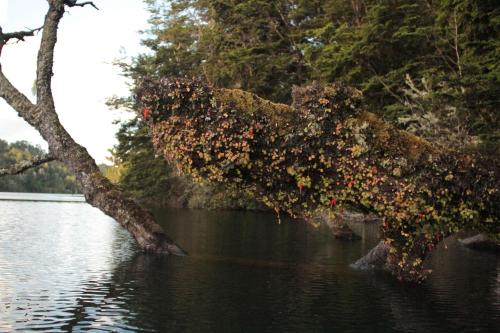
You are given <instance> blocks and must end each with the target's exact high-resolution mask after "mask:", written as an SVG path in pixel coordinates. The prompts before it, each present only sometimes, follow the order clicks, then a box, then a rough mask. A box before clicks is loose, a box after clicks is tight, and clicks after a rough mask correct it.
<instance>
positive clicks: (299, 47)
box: [117, 0, 500, 186]
mask: <svg viewBox="0 0 500 333" xmlns="http://www.w3.org/2000/svg"><path fill="white" fill-rule="evenodd" d="M145 2H146V4H147V6H148V9H149V11H150V13H151V17H150V29H149V31H148V32H147V33H146V35H145V39H144V45H146V46H147V47H148V48H149V49H150V52H147V53H145V54H143V55H140V56H139V57H138V58H136V59H135V61H134V62H133V63H132V64H128V65H125V66H124V68H125V70H126V73H127V74H128V75H129V76H130V77H132V78H133V79H134V80H135V82H136V83H137V82H139V81H140V80H141V78H143V77H145V76H147V77H156V78H161V77H188V78H192V77H201V78H203V80H205V81H206V82H208V83H209V84H211V85H212V86H213V87H215V88H241V89H243V90H246V91H249V92H253V93H257V94H258V95H259V96H261V97H264V98H267V99H269V100H271V101H275V102H291V95H290V91H291V87H292V86H293V85H294V84H297V85H300V84H303V83H307V82H312V81H313V80H317V81H320V82H322V83H326V84H327V83H335V82H339V83H343V84H347V85H349V86H352V87H355V88H357V89H359V90H360V91H362V93H363V99H362V103H363V104H364V105H365V107H366V109H367V110H369V111H371V112H373V113H375V114H377V115H378V116H381V117H382V118H384V119H388V120H390V121H393V123H394V124H395V125H396V126H398V127H399V128H402V129H407V130H409V131H411V132H413V133H416V134H418V135H420V136H422V137H424V138H427V139H429V140H430V141H432V142H433V143H434V144H436V145H437V146H440V147H442V148H444V149H449V148H451V149H453V150H465V149H467V150H469V149H473V150H478V149H486V151H487V153H488V154H491V153H493V154H497V153H498V147H499V146H500V145H499V141H498V140H499V138H500V135H499V128H500V126H499V114H500V113H499V112H498V108H499V99H498V96H499V95H500V91H499V89H500V82H499V78H500V67H499V61H498V59H499V52H500V43H499V41H500V36H499V27H500V24H499V21H500V9H499V7H498V5H497V4H496V1H494V0H485V1H475V0H446V1H429V0H417V1H414V0H391V1H378V0H328V1H325V0H310V1H305V0H276V1H261V0H146V1H145ZM123 126H124V129H123V131H127V132H128V139H130V138H132V137H133V136H134V135H137V136H138V137H142V135H143V134H144V132H142V131H143V130H140V128H142V127H141V126H140V125H138V126H135V125H134V126H131V125H130V123H128V124H124V125H123ZM127 127H128V130H127V129H126V128H127ZM123 131H122V132H123ZM122 139H123V140H125V138H124V137H122ZM122 139H120V142H121V143H120V145H122V144H126V141H122ZM128 139H127V140H128ZM140 147H141V146H137V148H135V147H134V146H131V147H129V148H130V149H129V150H127V151H128V153H127V156H124V155H123V156H122V155H120V154H121V153H120V152H122V150H120V149H118V150H117V154H118V155H117V157H119V158H120V157H121V158H122V161H124V163H125V164H127V165H128V167H129V168H130V173H129V174H128V176H127V177H124V178H123V179H122V184H126V183H127V182H129V180H130V179H134V177H135V179H144V178H143V177H140V171H139V170H144V169H143V168H138V167H137V168H135V167H134V165H135V163H138V162H139V161H141V163H143V162H144V159H147V158H149V159H151V161H150V164H153V156H154V155H153V154H146V155H148V156H149V157H146V156H145V155H141V151H142V148H140ZM136 153H137V157H138V156H142V157H141V158H135V160H134V161H132V156H133V155H134V154H136ZM119 158H118V160H119ZM129 158H130V160H129V161H128V162H125V160H126V159H129ZM148 163H149V162H148ZM155 163H157V162H155ZM155 165H156V164H155ZM156 167H157V169H156ZM156 167H155V168H154V170H156V171H154V172H151V174H152V175H155V176H154V177H156V178H158V174H159V173H162V172H163V173H164V177H167V176H168V171H165V170H168V168H166V169H165V168H163V166H159V165H156ZM162 170H163V171H162ZM134 175H135V176H134ZM144 177H147V175H145V176H144ZM151 177H153V176H151ZM161 179H163V178H161ZM151 180H152V179H151ZM144 181H145V182H146V183H151V181H148V180H146V179H144ZM134 186H139V184H138V183H137V184H136V185H134Z"/></svg>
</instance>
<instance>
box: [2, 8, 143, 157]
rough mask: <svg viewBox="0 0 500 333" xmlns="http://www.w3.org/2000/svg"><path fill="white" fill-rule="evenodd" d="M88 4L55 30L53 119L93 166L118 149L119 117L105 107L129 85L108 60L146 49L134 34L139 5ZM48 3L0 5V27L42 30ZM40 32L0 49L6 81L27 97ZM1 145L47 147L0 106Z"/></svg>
mask: <svg viewBox="0 0 500 333" xmlns="http://www.w3.org/2000/svg"><path fill="white" fill-rule="evenodd" d="M94 3H95V4H96V6H97V7H99V9H100V10H99V11H97V10H95V9H94V8H93V7H91V6H85V7H83V8H81V7H76V8H69V9H68V12H67V13H66V14H65V16H64V17H63V19H62V21H61V24H60V26H59V34H58V42H57V45H56V50H55V59H54V77H53V82H52V91H53V93H54V99H55V103H56V111H57V113H58V115H59V119H60V121H61V123H62V124H63V126H64V127H65V128H66V130H67V131H68V132H69V133H70V135H71V136H72V137H73V138H74V139H75V140H76V142H78V143H80V144H81V145H83V146H84V147H86V148H87V150H88V151H89V153H90V155H92V157H94V159H96V161H97V162H98V163H103V162H106V157H107V156H109V152H108V149H110V148H112V146H113V145H114V144H116V143H117V141H116V139H115V133H116V131H117V129H118V125H114V124H113V121H114V120H117V119H126V118H129V117H130V115H129V114H127V113H126V112H124V111H111V110H109V108H108V107H107V106H106V105H105V102H106V99H107V98H108V97H111V96H113V95H118V96H127V94H128V85H127V80H126V78H124V77H123V76H121V75H120V70H119V69H118V68H117V67H116V66H113V64H112V62H113V60H115V59H117V58H122V57H124V56H125V57H132V56H135V55H137V54H138V53H140V52H141V51H144V49H143V48H142V47H141V45H140V39H141V34H140V33H139V31H140V30H145V29H146V28H147V19H148V14H147V11H146V10H145V5H144V4H143V2H142V0H94ZM47 8H48V5H47V1H46V0H0V25H1V26H2V29H3V31H4V32H11V31H18V30H25V29H26V28H29V29H32V28H37V27H40V26H42V24H43V19H44V16H45V12H46V10H47ZM39 43H40V34H39V35H37V36H35V37H29V38H27V39H26V41H25V42H22V43H13V44H9V45H7V46H5V47H4V48H3V51H2V56H1V58H0V62H1V64H2V69H3V71H4V73H5V75H6V76H7V77H8V78H9V79H10V80H11V82H12V83H13V84H14V85H15V86H16V87H18V89H20V90H21V91H22V92H23V93H24V94H26V95H27V96H28V97H29V98H30V99H32V100H34V97H33V95H32V88H33V83H34V81H35V73H36V55H37V51H38V46H39ZM0 139H3V140H6V141H9V142H13V141H18V140H26V141H29V142H31V143H33V144H36V145H40V146H41V147H43V148H44V149H47V144H46V143H45V141H44V140H43V139H42V138H41V137H40V135H39V134H38V132H37V131H36V130H35V129H33V128H32V127H30V126H29V125H28V124H26V123H25V122H24V121H23V120H22V119H21V118H19V117H18V116H17V113H16V112H15V111H14V110H13V109H11V108H10V107H9V106H8V105H7V104H6V103H5V102H4V101H3V100H1V101H0Z"/></svg>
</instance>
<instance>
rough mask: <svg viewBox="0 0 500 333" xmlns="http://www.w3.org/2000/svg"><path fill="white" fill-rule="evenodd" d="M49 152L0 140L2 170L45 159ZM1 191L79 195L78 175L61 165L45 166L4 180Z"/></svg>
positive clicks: (51, 164)
mask: <svg viewBox="0 0 500 333" xmlns="http://www.w3.org/2000/svg"><path fill="white" fill-rule="evenodd" d="M43 154H45V151H44V150H43V149H41V148H40V147H38V146H33V145H31V144H29V143H28V142H25V141H18V142H14V143H10V144H9V143H8V142H6V141H3V140H1V139H0V169H2V168H8V167H9V166H12V165H14V164H16V163H18V162H21V161H26V160H30V159H31V158H32V157H34V156H41V155H43ZM0 192H44V193H78V192H79V189H78V186H77V183H76V179H75V176H74V175H73V174H71V173H70V172H69V171H68V169H67V168H66V167H65V166H64V165H63V164H62V163H60V162H51V163H45V164H43V165H41V166H40V167H38V168H35V169H30V170H27V171H25V172H23V173H21V174H19V175H16V176H4V177H0Z"/></svg>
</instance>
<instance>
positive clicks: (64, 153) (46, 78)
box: [0, 0, 186, 255]
mask: <svg viewBox="0 0 500 333" xmlns="http://www.w3.org/2000/svg"><path fill="white" fill-rule="evenodd" d="M48 2H49V9H48V12H47V14H46V17H45V22H44V26H43V34H42V40H41V44H40V49H39V52H38V60H37V78H36V91H37V102H36V104H33V103H31V102H30V101H29V99H28V98H27V97H26V96H24V95H23V94H22V93H21V92H20V91H19V90H17V89H16V88H15V87H14V86H13V85H12V84H11V83H10V81H9V80H8V79H7V78H6V77H5V75H4V74H3V73H2V72H1V70H0V97H2V98H3V99H5V101H7V103H8V104H9V105H10V106H12V108H14V110H16V111H17V112H18V114H19V115H20V116H21V117H22V118H23V119H24V120H25V121H27V122H28V123H29V124H30V125H31V126H33V127H34V128H35V129H37V130H38V132H39V133H40V134H41V136H42V137H43V138H44V139H45V140H46V141H47V143H48V145H49V150H50V154H51V155H52V156H53V157H54V158H55V159H57V160H59V161H61V162H63V163H65V164H66V165H67V166H68V168H69V169H70V170H71V171H72V172H73V173H74V174H75V176H76V179H77V181H78V182H79V184H80V186H81V189H82V191H83V194H84V196H85V198H86V200H87V202H88V203H89V204H91V205H92V206H94V207H97V208H99V209H100V210H101V211H103V212H104V213H105V214H107V215H109V216H111V217H113V218H114V219H115V220H116V221H117V222H118V223H120V224H121V225H122V226H123V227H124V228H126V229H127V230H128V231H129V232H130V233H131V235H132V236H133V237H134V239H135V240H136V241H137V243H138V245H139V247H140V248H141V249H142V250H144V251H148V252H157V253H165V254H176V255H186V252H185V251H184V250H183V249H182V248H180V247H179V246H178V245H177V244H175V242H174V241H173V240H172V239H170V238H169V237H168V236H167V235H166V234H165V233H164V232H163V230H162V228H161V227H160V226H159V225H158V224H157V223H156V222H155V220H154V217H153V215H152V214H151V213H150V212H149V211H147V210H145V209H143V208H142V207H140V206H139V205H138V204H137V203H136V202H135V201H133V200H131V199H129V198H127V197H126V196H125V195H124V193H122V192H121V191H120V190H119V189H118V188H116V187H115V186H114V185H113V184H111V183H110V182H109V181H108V180H107V179H106V178H105V177H104V176H103V175H102V174H101V172H100V170H99V168H98V167H97V165H96V163H95V161H94V160H93V159H92V157H91V156H90V155H89V153H88V152H87V150H86V149H85V148H84V147H82V146H80V145H79V144H77V143H76V142H75V141H74V140H73V138H72V137H71V136H70V135H69V133H68V132H67V131H66V130H65V129H64V127H63V126H62V125H61V123H60V122H59V119H58V116H57V113H56V109H55V104H54V99H53V95H52V90H51V80H52V75H53V72H52V69H53V59H54V48H55V45H56V42H57V29H58V25H59V21H60V20H61V18H62V17H63V15H64V9H65V8H64V1H63V0H48ZM0 33H1V30H0ZM11 35H12V36H17V35H16V34H11ZM2 36H7V37H9V36H10V35H8V34H2ZM7 40H8V38H4V37H2V38H0V41H2V42H3V44H2V46H3V45H4V44H5V42H6V41H7ZM0 50H1V48H0Z"/></svg>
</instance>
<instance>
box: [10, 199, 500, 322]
mask: <svg viewBox="0 0 500 333" xmlns="http://www.w3.org/2000/svg"><path fill="white" fill-rule="evenodd" d="M0 196H1V195H0ZM57 201H60V200H57ZM156 213H157V216H158V218H159V219H160V221H161V223H162V225H163V226H164V228H165V229H166V230H167V231H168V233H169V234H170V235H171V236H172V237H173V238H174V239H176V240H177V241H178V242H179V243H180V244H182V245H183V247H184V248H185V249H187V250H188V251H189V252H190V254H191V257H189V258H176V257H162V256H155V255H144V254H141V253H139V251H137V249H136V247H135V245H134V243H133V241H132V239H131V238H130V236H129V235H128V234H127V233H126V232H125V231H124V230H122V229H121V228H120V227H119V226H118V224H117V223H116V222H114V221H113V220H112V219H111V218H109V217H106V216H105V215H103V214H102V213H101V212H100V211H99V210H97V209H94V208H92V207H90V206H89V205H87V204H84V203H73V202H34V201H0V332H11V331H16V330H17V331H22V332H29V331H49V332H59V331H62V332H71V331H73V332H78V331H87V330H91V331H95V332H100V331H115V332H135V331H141V332H142V331H144V332H498V331H499V330H498V329H499V327H500V260H499V259H498V257H495V256H493V255H487V254H480V253H477V252H474V251H471V250H467V249H463V248H461V247H459V246H457V245H456V243H455V241H454V240H448V242H447V246H448V250H444V249H439V250H438V251H437V252H435V254H434V257H433V258H432V263H431V265H432V268H433V269H434V274H433V275H432V277H431V278H430V279H429V280H428V281H427V282H426V283H425V284H424V285H423V286H421V287H414V286H408V285H404V284H401V283H398V282H396V281H394V279H392V278H391V277H390V276H387V275H386V274H384V273H380V272H379V273H376V272H356V271H352V270H351V269H349V267H348V264H349V263H351V262H353V261H354V260H356V259H357V258H359V257H360V256H361V255H362V254H363V253H365V252H366V251H368V250H369V248H370V246H371V245H372V244H371V243H373V242H374V240H367V241H359V242H342V241H338V240H335V239H333V238H332V237H330V236H329V234H328V232H327V231H326V230H314V229H311V228H309V227H308V226H306V225H304V224H302V223H298V222H287V223H282V224H280V225H279V224H276V221H275V219H274V216H273V215H269V214H263V213H241V212H239V213H238V212H223V213H221V212H204V211H189V210H168V211H158V212H156Z"/></svg>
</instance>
